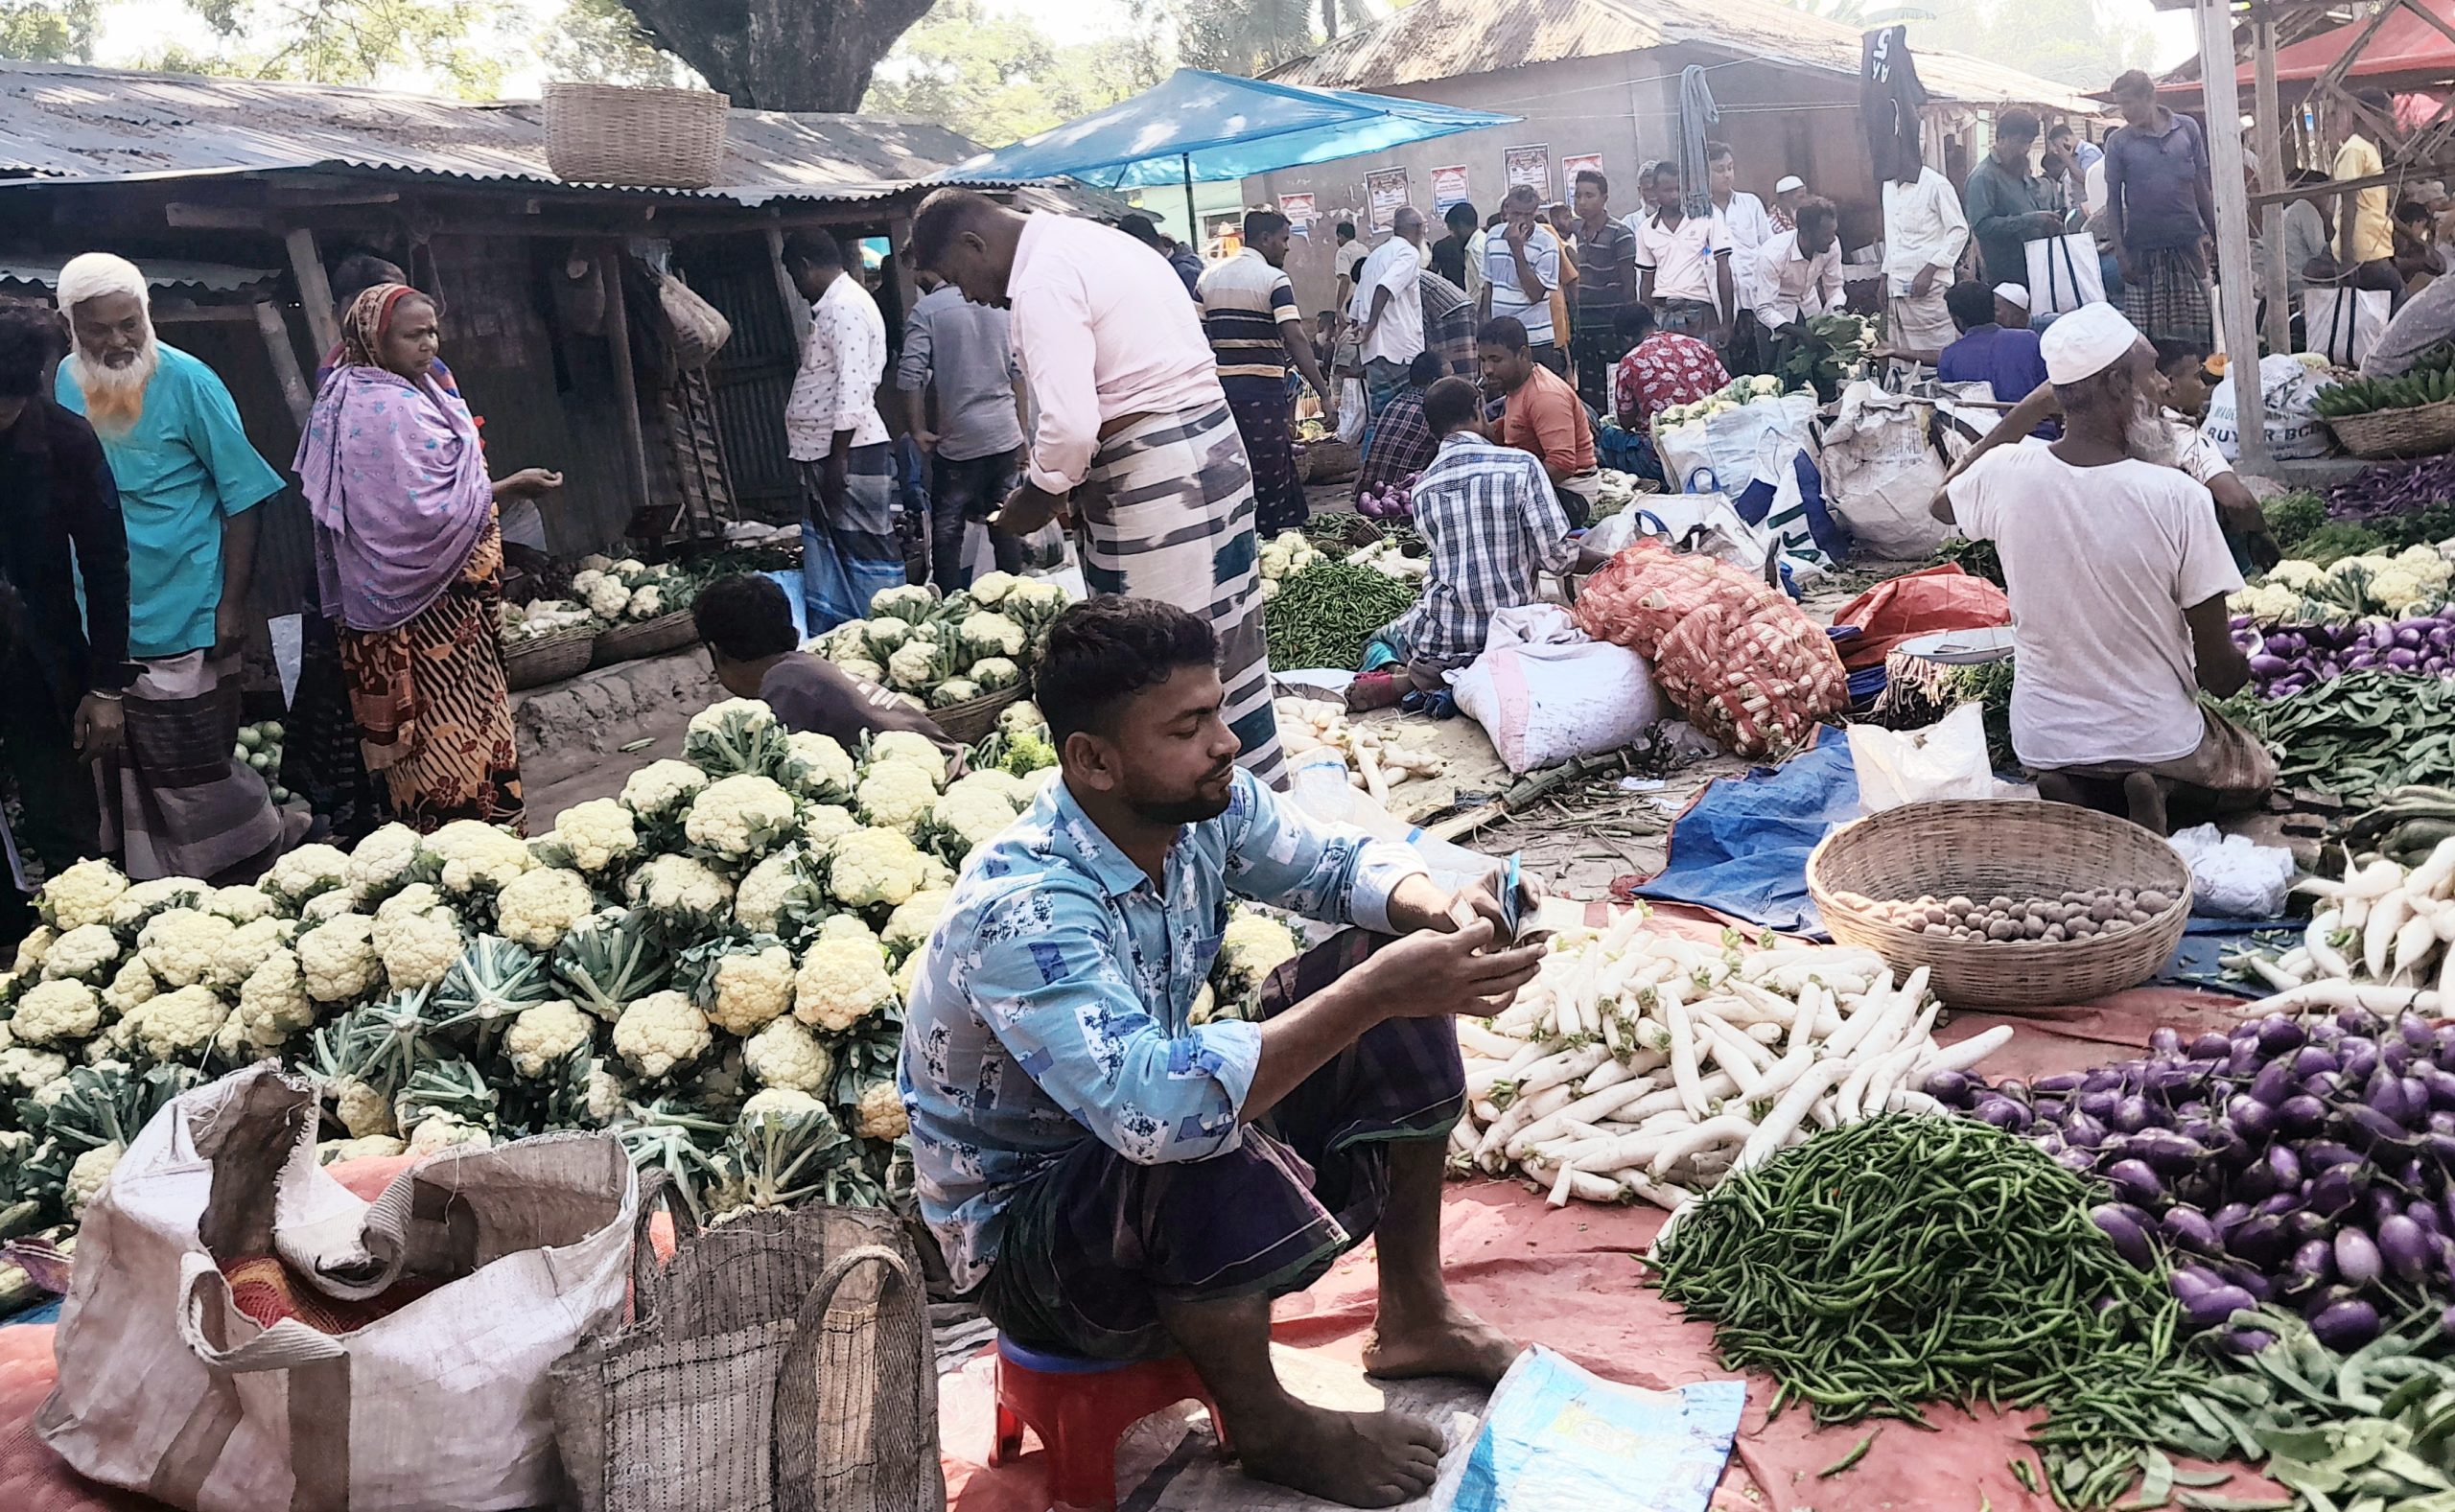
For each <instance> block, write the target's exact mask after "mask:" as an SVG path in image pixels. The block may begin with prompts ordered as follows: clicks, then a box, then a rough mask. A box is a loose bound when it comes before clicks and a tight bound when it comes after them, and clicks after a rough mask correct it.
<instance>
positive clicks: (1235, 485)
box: [1074, 400, 1286, 786]
mask: <svg viewBox="0 0 2455 1512" xmlns="http://www.w3.org/2000/svg"><path fill="white" fill-rule="evenodd" d="M1074 515H1075V528H1076V531H1077V541H1076V544H1077V546H1078V547H1079V548H1080V550H1081V552H1082V556H1083V582H1084V585H1085V586H1086V587H1087V588H1089V589H1090V591H1091V592H1092V593H1130V594H1133V595H1134V596H1135V597H1139V598H1157V599H1161V600H1164V601H1165V602H1167V603H1171V604H1180V605H1182V606H1183V607H1185V608H1187V609H1190V610H1192V611H1193V612H1194V613H1196V614H1198V615H1201V616H1204V617H1205V618H1207V619H1208V620H1209V621H1210V627H1211V629H1213V630H1214V631H1216V632H1217V633H1218V636H1219V678H1220V681H1221V682H1222V683H1224V684H1225V685H1226V686H1227V689H1228V704H1227V708H1226V709H1225V716H1226V718H1227V721H1228V729H1230V730H1232V731H1234V732H1235V733H1236V738H1237V739H1238V740H1240V741H1242V742H1243V743H1244V748H1245V749H1244V751H1243V753H1242V754H1241V755H1239V756H1237V757H1236V759H1237V761H1238V762H1239V763H1240V764H1242V765H1243V766H1244V767H1245V768H1246V769H1247V770H1248V771H1250V772H1251V773H1252V774H1253V776H1255V777H1257V778H1259V779H1262V780H1263V781H1265V782H1268V783H1270V784H1272V785H1273V786H1279V785H1282V784H1283V782H1284V779H1285V767H1286V763H1285V761H1284V759H1283V758H1282V756H1281V755H1280V752H1279V748H1278V723H1277V721H1276V720H1275V719H1274V717H1273V716H1272V713H1271V705H1270V650H1269V647H1268V645H1267V644H1265V643H1264V640H1263V639H1262V593H1261V570H1260V567H1259V565H1258V563H1257V561H1256V547H1255V544H1254V540H1253V470H1252V465H1251V463H1250V462H1248V461H1247V460H1246V457H1245V443H1244V441H1243V439H1242V438H1241V437H1239V436H1238V435H1237V434H1236V421H1235V417H1234V416H1233V415H1231V414H1229V413H1228V406H1227V404H1226V402H1225V401H1224V400H1223V401H1222V402H1220V403H1218V404H1214V405H1206V406H1203V407H1198V408H1193V409H1183V410H1179V411H1177V412H1175V413H1173V414H1154V415H1145V416H1143V417H1142V418H1141V419H1139V420H1136V421H1134V423H1133V424H1131V425H1128V426H1127V427H1126V428H1125V429H1123V430H1119V431H1117V432H1116V433H1115V434H1114V435H1111V436H1110V437H1109V438H1108V439H1107V440H1105V441H1102V442H1101V443H1100V449H1099V451H1098V452H1097V453H1096V454H1093V456H1092V458H1091V470H1090V471H1089V472H1088V473H1087V474H1086V475H1084V477H1083V482H1082V486H1080V487H1079V488H1077V489H1075V490H1074Z"/></svg>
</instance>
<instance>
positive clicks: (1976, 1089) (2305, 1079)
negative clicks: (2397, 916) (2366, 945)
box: [1927, 1011, 2455, 1352]
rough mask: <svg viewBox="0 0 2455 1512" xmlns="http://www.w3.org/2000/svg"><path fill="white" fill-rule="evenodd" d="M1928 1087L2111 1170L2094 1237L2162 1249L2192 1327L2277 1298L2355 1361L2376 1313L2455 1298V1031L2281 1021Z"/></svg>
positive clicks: (2409, 1019) (2071, 1159) (2158, 1038)
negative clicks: (2099, 1061) (2427, 1298)
mask: <svg viewBox="0 0 2455 1512" xmlns="http://www.w3.org/2000/svg"><path fill="white" fill-rule="evenodd" d="M1927 1091H1928V1093H1929V1095H1930V1096H1933V1097H1934V1098H1936V1099H1937V1100H1939V1101H1940V1102H1942V1103H1944V1104H1945V1105H1947V1106H1949V1107H1952V1108H1953V1109H1955V1110H1957V1111H1959V1112H1962V1113H1964V1114H1966V1115H1968V1116H1970V1117H1974V1118H1977V1119H1981V1120H1983V1121H1984V1122H1986V1123H1989V1124H1992V1125H1995V1126H1996V1127H1997V1128H2004V1129H2009V1130H2011V1131H2013V1132H2015V1133H2022V1134H2025V1135H2027V1136H2029V1137H2030V1138H2032V1139H2035V1140H2036V1141H2038V1143H2039V1145H2040V1147H2041V1148H2042V1149H2044V1150H2045V1151H2046V1153H2047V1154H2049V1155H2051V1156H2052V1157H2053V1158H2054V1159H2055V1160H2056V1161H2057V1162H2058V1163H2060V1164H2062V1165H2064V1166H2066V1167H2068V1168H2069V1169H2070V1170H2073V1171H2076V1172H2081V1173H2084V1174H2093V1175H2096V1176H2098V1177H2099V1178H2100V1179H2102V1180H2103V1181H2104V1182H2105V1183H2106V1185H2107V1186H2108V1187H2109V1188H2110V1189H2111V1195H2112V1200H2110V1201H2108V1202H2106V1203H2104V1204H2103V1205H2101V1206H2099V1207H2097V1208H2096V1209H2095V1210H2094V1211H2093V1215H2092V1216H2093V1217H2094V1218H2095V1220H2096V1222H2097V1226H2098V1227H2100V1228H2102V1229H2104V1230H2105V1232H2106V1234H2107V1235H2108V1236H2109V1237H2110V1238H2112V1239H2113V1241H2114V1243H2115V1247H2116V1249H2118V1250H2119V1251H2121V1253H2122V1254H2123V1256H2124V1257H2125V1258H2126V1259H2128V1260H2130V1261H2131V1262H2132V1263H2133V1264H2135V1265H2139V1266H2141V1267H2150V1266H2153V1265H2154V1264H2155V1263H2156V1259H2157V1255H2158V1252H2159V1251H2160V1250H2163V1251H2164V1252H2165V1258H2166V1260H2167V1262H2168V1264H2169V1265H2170V1266H2171V1285H2172V1288H2173V1291H2174V1294H2175V1296H2176V1297H2177V1298H2178V1299H2179V1300H2180V1301H2181V1303H2182V1305H2183V1310H2184V1314H2185V1316H2186V1318H2187V1320H2188V1321H2189V1322H2190V1323H2192V1324H2193V1325H2195V1326H2196V1327H2199V1328H2202V1329H2212V1328H2217V1327H2220V1326H2222V1325H2223V1324H2224V1323H2225V1322H2226V1320H2227V1319H2228V1318H2229V1317H2231V1316H2232V1315H2233V1313H2234V1312H2235V1311H2236V1310H2237V1309H2241V1308H2247V1307H2250V1306H2252V1305H2253V1304H2255V1303H2259V1302H2273V1303H2275V1304H2277V1305H2278V1306H2281V1307H2290V1308H2294V1309H2296V1310H2298V1311H2299V1312H2300V1313H2301V1314H2302V1315H2303V1316H2304V1317H2305V1318H2307V1319H2308V1320H2309V1322H2310V1326H2311V1329H2312V1331H2313V1332H2314V1333H2316V1334H2317V1335H2318V1337H2319V1338H2320V1339H2321V1341H2323V1342H2324V1343H2326V1345H2327V1346H2328V1347H2329V1348H2332V1349H2337V1350H2347V1349H2353V1348H2357V1347H2359V1346H2360V1345H2362V1344H2364V1343H2367V1342H2368V1341H2369V1340H2370V1339H2371V1338H2374V1337H2375V1336H2376V1335H2377V1333H2378V1328H2379V1317H2380V1314H2381V1312H2382V1311H2385V1312H2390V1313H2392V1312H2394V1311H2396V1310H2397V1306H2399V1305H2401V1304H2406V1303H2410V1302H2412V1301H2415V1300H2418V1299H2420V1297H2422V1296H2424V1295H2435V1296H2438V1297H2441V1298H2442V1299H2443V1298H2444V1297H2446V1296H2448V1295H2450V1294H2455V1179H2450V1173H2455V1027H2449V1028H2444V1029H2433V1028H2432V1027H2431V1026H2430V1025H2429V1024H2428V1022H2426V1021H2425V1020H2423V1019H2421V1018H2420V1016H2418V1015H2416V1014H2412V1013H2406V1014H2404V1015H2402V1016H2401V1017H2399V1018H2394V1019H2388V1018H2382V1017H2379V1016H2377V1015H2375V1014H2371V1013H2365V1012H2358V1011H2353V1012H2344V1013H2340V1014H2336V1015H2333V1016H2328V1017H2317V1018H2309V1019H2300V1020H2297V1019H2293V1018H2289V1017H2286V1016H2284V1015H2281V1014H2275V1015H2271V1016H2269V1017H2266V1018H2262V1019H2256V1020H2253V1021H2251V1022H2249V1023H2245V1024H2242V1025H2239V1026H2237V1027H2236V1028H2235V1029H2234V1030H2233V1032H2232V1033H2231V1034H2230V1035H2229V1034H2216V1033H2210V1034H2206V1035H2200V1036H2199V1037H2198V1038H2197V1039H2194V1040H2191V1041H2189V1042H2188V1043H2185V1042H2184V1041H2183V1040H2182V1038H2181V1037H2180V1036H2179V1035H2176V1034H2175V1033H2174V1032H2173V1031H2172V1030H2170V1029H2160V1030H2158V1031H2157V1032H2156V1034H2155V1035H2153V1036H2152V1037H2151V1040H2150V1048H2149V1055H2148V1057H2147V1058H2145V1059H2141V1060H2129V1061H2123V1062H2121V1063H2118V1064H2115V1065H2108V1066H2100V1067H2098V1068H2096V1069H2094V1070H2092V1071H2085V1072H2071V1073H2067V1074H2062V1075H2056V1076H2046V1077H2040V1078H2038V1079H2037V1080H2036V1081H2034V1082H2017V1081H2006V1082H2001V1083H1999V1084H1998V1085H1995V1086H1988V1085H1986V1084H1984V1083H1983V1082H1980V1081H1978V1080H1977V1079H1976V1078H1974V1077H1971V1076H1968V1075H1966V1074H1964V1073H1961V1072H1943V1073H1939V1074H1937V1075H1936V1076H1934V1077H1933V1078H1931V1079H1930V1080H1929V1082H1928V1084H1927ZM2225 1341H2226V1342H2227V1343H2228V1344H2229V1345H2230V1346H2231V1347H2233V1348H2234V1349H2236V1350H2239V1351H2242V1352H2251V1351H2255V1350H2257V1349H2259V1348H2262V1347H2264V1346H2265V1345H2266V1343H2267V1342H2268V1341H2269V1339H2268V1337H2267V1336H2266V1335H2265V1334H2263V1333H2261V1332H2259V1331H2257V1330H2242V1331H2240V1332H2238V1333H2236V1334H2233V1335H2232V1336H2230V1337H2229V1338H2227V1339H2226V1340H2225Z"/></svg>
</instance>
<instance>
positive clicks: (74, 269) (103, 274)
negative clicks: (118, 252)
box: [58, 252, 153, 312]
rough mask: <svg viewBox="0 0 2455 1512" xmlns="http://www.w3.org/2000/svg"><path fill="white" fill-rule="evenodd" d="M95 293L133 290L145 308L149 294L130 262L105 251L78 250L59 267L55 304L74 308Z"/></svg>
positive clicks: (149, 304)
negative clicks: (56, 302) (64, 264)
mask: <svg viewBox="0 0 2455 1512" xmlns="http://www.w3.org/2000/svg"><path fill="white" fill-rule="evenodd" d="M97 294H134V295H135V296H136V302H137V303H138V304H140V305H144V306H146V307H148V308H149V309H150V308H151V307H152V302H153V301H152V294H151V293H150V292H149V291H148V290H147V289H146V286H145V275H144V274H143V273H142V272H139V271H138V270H137V267H136V265H135V264H134V263H131V262H129V260H128V259H127V258H124V257H117V256H114V255H112V254H111V253H109V252H81V253H79V254H78V255H77V256H75V257H72V258H70V259H69V260H68V262H67V265H66V266H65V267H63V268H60V270H59V289H58V298H59V308H60V309H61V310H62V311H63V312H65V311H69V310H74V309H75V308H77V307H78V306H79V305H82V304H83V303H84V302H85V301H86V300H88V299H91V298H93V297H94V296H95V295H97Z"/></svg>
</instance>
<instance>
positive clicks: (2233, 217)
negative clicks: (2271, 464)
mask: <svg viewBox="0 0 2455 1512" xmlns="http://www.w3.org/2000/svg"><path fill="white" fill-rule="evenodd" d="M2197 8H2198V12H2199V77H2200V81H2201V83H2202V86H2203V87H2204V88H2206V90H2207V91H2208V156H2209V167H2210V172H2211V173H2212V174H2214V176H2215V179H2216V185H2215V188H2216V225H2215V228H2214V229H2215V232H2216V260H2217V263H2218V265H2219V266H2220V267H2222V268H2224V270H2225V280H2224V282H2223V283H2222V284H2220V285H2218V286H2217V290H2216V309H2215V310H2214V311H2212V312H2210V314H2213V315H2215V317H2216V327H2217V330H2218V331H2219V332H2220V333H2222V334H2223V336H2224V337H2225V351H2226V353H2227V358H2228V368H2227V370H2228V371H2230V372H2231V373H2232V374H2233V405H2234V412H2235V414H2236V415H2238V416H2239V418H2240V422H2241V424H2240V433H2241V437H2242V455H2241V462H2242V471H2243V472H2245V473H2256V472H2258V471H2260V470H2261V469H2262V468H2264V467H2265V466H2266V465H2267V461H2268V455H2267V405H2266V403H2265V396H2264V395H2263V394H2262V393H2261V392H2260V390H2259V378H2258V371H2259V342H2258V316H2257V314H2256V297H2255V295H2254V293H2253V291H2252V288H2251V276H2250V275H2251V192H2250V186H2249V185H2247V184H2245V183H2243V182H2242V162H2243V159H2242V97H2241V91H2240V90H2239V88H2238V87H2236V85H2235V83H2234V80H2233V68H2234V62H2233V17H2232V15H2231V14H2230V12H2229V11H2228V8H2227V6H2226V3H2225V0H2197Z"/></svg>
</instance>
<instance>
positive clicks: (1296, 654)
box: [1262, 562, 1417, 668]
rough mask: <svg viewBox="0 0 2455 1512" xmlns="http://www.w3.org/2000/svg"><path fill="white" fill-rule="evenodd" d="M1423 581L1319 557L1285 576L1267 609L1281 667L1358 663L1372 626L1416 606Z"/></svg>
mask: <svg viewBox="0 0 2455 1512" xmlns="http://www.w3.org/2000/svg"><path fill="white" fill-rule="evenodd" d="M1416 587H1417V585H1416V584H1415V581H1414V580H1413V579H1411V578H1410V579H1405V580H1401V579H1398V578H1394V577H1391V576H1390V575H1389V574H1388V573H1386V572H1376V571H1374V570H1372V569H1371V568H1368V567H1349V566H1347V565H1346V564H1345V563H1344V562H1316V563H1314V564H1313V565H1312V566H1311V567H1308V568H1306V569H1305V570H1302V571H1301V572H1298V573H1297V574H1296V575H1295V576H1293V577H1285V578H1281V579H1279V584H1278V596H1276V597H1275V598H1273V599H1272V600H1271V601H1270V603H1269V604H1268V605H1266V606H1265V607H1264V609H1263V611H1262V624H1263V628H1264V629H1265V630H1267V631H1268V632H1269V635H1270V664H1271V665H1273V666H1275V667H1307V666H1327V667H1340V668H1352V667H1354V666H1356V665H1357V664H1359V663H1362V662H1363V660H1364V642H1365V641H1367V640H1370V639H1371V638H1372V632H1374V631H1376V630H1378V629H1380V628H1381V627H1382V626H1383V625H1386V624H1388V623H1389V622H1390V621H1391V620H1392V619H1395V618H1397V617H1398V616H1400V615H1403V614H1405V613H1406V612H1407V611H1408V610H1410V609H1412V608H1414V607H1415V590H1416Z"/></svg>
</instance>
